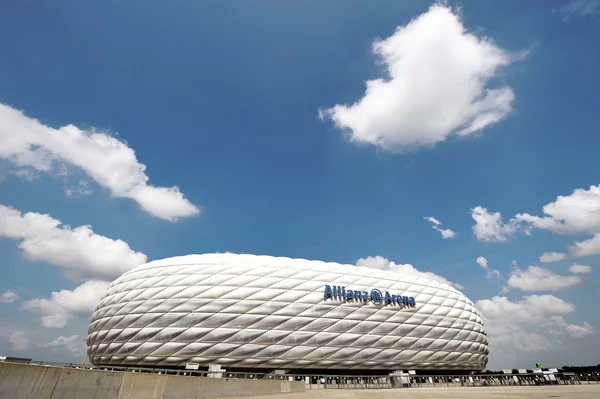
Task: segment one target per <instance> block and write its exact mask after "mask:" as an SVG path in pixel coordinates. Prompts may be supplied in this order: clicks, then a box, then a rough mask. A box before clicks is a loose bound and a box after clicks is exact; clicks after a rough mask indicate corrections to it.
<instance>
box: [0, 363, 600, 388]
mask: <svg viewBox="0 0 600 399" xmlns="http://www.w3.org/2000/svg"><path fill="white" fill-rule="evenodd" d="M4 362H13V363H27V364H32V365H40V366H49V367H50V366H54V367H69V368H78V369H80V368H82V366H81V364H77V363H61V362H44V361H22V360H19V361H17V360H13V361H9V360H4ZM83 368H85V369H90V370H107V371H123V372H130V373H149V374H168V375H182V376H196V377H208V378H226V379H228V378H236V379H253V380H283V381H304V383H305V385H306V389H307V390H313V389H389V388H408V387H413V388H414V387H431V388H434V387H484V386H528V385H529V386H536V385H581V384H600V373H598V372H595V373H552V374H541V373H530V374H473V375H414V374H410V375H407V374H404V376H399V375H364V376H361V375H352V376H342V375H328V374H319V375H316V374H310V375H307V374H265V373H253V372H243V373H238V372H228V371H205V370H185V369H162V368H151V367H125V366H91V365H86V366H84V367H83Z"/></svg>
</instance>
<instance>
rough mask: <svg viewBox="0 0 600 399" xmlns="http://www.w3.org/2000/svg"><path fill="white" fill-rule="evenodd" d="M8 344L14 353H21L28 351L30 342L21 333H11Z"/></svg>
mask: <svg viewBox="0 0 600 399" xmlns="http://www.w3.org/2000/svg"><path fill="white" fill-rule="evenodd" d="M10 344H11V345H12V349H13V350H14V351H15V352H23V351H24V350H27V349H29V347H30V346H31V342H29V339H27V336H26V335H25V333H23V332H22V331H13V332H12V334H11V335H10Z"/></svg>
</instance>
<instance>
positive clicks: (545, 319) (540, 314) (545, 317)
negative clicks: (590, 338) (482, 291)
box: [476, 295, 593, 367]
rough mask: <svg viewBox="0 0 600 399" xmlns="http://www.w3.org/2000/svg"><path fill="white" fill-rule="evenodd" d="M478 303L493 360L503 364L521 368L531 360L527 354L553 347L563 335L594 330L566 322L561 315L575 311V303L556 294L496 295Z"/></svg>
mask: <svg viewBox="0 0 600 399" xmlns="http://www.w3.org/2000/svg"><path fill="white" fill-rule="evenodd" d="M476 306H477V308H478V309H479V311H480V312H481V315H482V317H483V320H484V323H485V326H486V330H487V333H488V336H489V339H490V341H489V342H490V343H489V345H490V354H491V356H493V357H494V359H493V361H494V362H495V363H501V364H502V363H503V365H504V366H513V367H515V366H516V367H522V366H524V365H526V364H527V363H528V362H529V363H530V358H531V356H530V355H528V353H532V352H540V351H548V350H551V349H553V348H555V347H556V345H559V344H560V343H561V341H560V340H561V338H563V337H567V338H569V337H573V338H577V337H581V336H584V335H588V334H590V333H591V332H592V331H593V327H592V326H591V325H590V324H589V323H587V322H585V323H584V324H583V325H574V324H569V323H567V322H566V321H565V320H564V318H563V317H562V315H565V314H568V313H572V312H573V311H575V306H574V305H573V304H572V303H569V302H565V301H563V300H562V299H559V298H557V297H555V296H553V295H531V296H525V297H523V299H521V300H518V301H510V300H509V299H508V298H506V297H504V296H495V297H493V298H491V299H482V300H479V301H477V303H476ZM549 331H551V332H552V334H549Z"/></svg>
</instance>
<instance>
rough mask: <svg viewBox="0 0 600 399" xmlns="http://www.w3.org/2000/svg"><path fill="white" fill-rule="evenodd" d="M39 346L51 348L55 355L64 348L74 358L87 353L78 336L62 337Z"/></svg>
mask: <svg viewBox="0 0 600 399" xmlns="http://www.w3.org/2000/svg"><path fill="white" fill-rule="evenodd" d="M39 346H40V347H41V348H51V349H52V350H53V351H54V352H55V353H56V352H58V351H59V350H60V349H63V348H64V349H66V350H67V351H68V352H69V353H70V354H71V355H73V356H83V355H85V351H86V346H85V344H84V343H83V342H82V340H81V339H80V338H79V336H78V335H71V336H70V337H65V336H62V335H61V336H59V337H56V338H55V339H53V340H52V341H50V342H47V343H45V344H42V345H39Z"/></svg>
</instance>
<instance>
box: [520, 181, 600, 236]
mask: <svg viewBox="0 0 600 399" xmlns="http://www.w3.org/2000/svg"><path fill="white" fill-rule="evenodd" d="M542 210H543V212H544V216H541V217H540V216H534V215H530V214H528V213H519V214H517V215H516V216H515V219H516V220H518V221H520V222H524V223H527V224H529V225H531V226H532V227H535V228H538V229H543V230H550V231H552V232H555V233H559V234H585V233H589V234H595V233H600V185H597V186H590V188H589V190H584V189H582V188H578V189H576V190H574V191H573V192H572V193H571V194H570V195H564V196H563V195H559V196H558V197H557V198H556V200H555V201H554V202H550V203H549V204H546V205H544V207H543V208H542Z"/></svg>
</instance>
